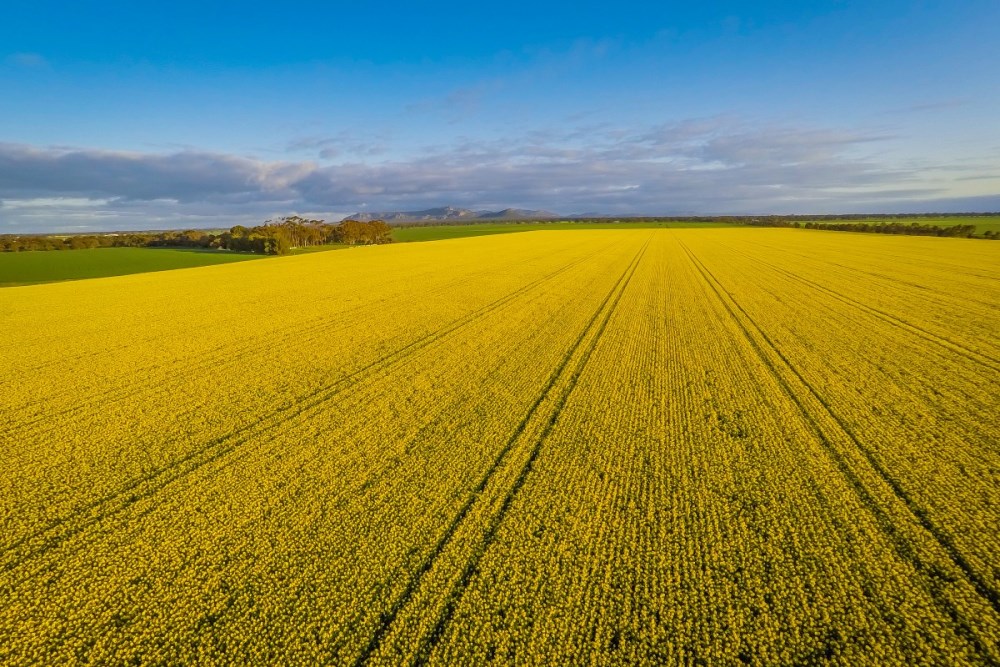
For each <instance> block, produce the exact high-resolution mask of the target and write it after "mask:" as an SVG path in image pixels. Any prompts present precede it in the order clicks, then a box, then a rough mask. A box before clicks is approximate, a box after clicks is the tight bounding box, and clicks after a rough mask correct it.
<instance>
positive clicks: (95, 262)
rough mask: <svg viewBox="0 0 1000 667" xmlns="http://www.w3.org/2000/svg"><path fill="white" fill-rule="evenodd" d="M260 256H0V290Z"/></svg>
mask: <svg viewBox="0 0 1000 667" xmlns="http://www.w3.org/2000/svg"><path fill="white" fill-rule="evenodd" d="M260 258H261V255H248V254H237V253H231V252H226V251H212V250H187V249H177V248H94V249H91V250H49V251H45V250H41V251H29V252H5V253H0V287H12V286H15V285H33V284H36V283H49V282H56V281H60V280H81V279H83V278H104V277H107V276H124V275H127V274H130V273H145V272H148V271H167V270H169V269H185V268H190V267H193V266H206V265H208V264H222V263H224V262H242V261H245V260H248V259H260Z"/></svg>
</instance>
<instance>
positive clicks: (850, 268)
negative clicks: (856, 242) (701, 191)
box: [723, 241, 997, 308]
mask: <svg viewBox="0 0 1000 667" xmlns="http://www.w3.org/2000/svg"><path fill="white" fill-rule="evenodd" d="M749 245H752V246H755V247H757V248H762V249H765V250H770V251H772V252H779V253H782V254H784V255H791V256H793V257H800V258H802V259H806V260H809V261H811V262H821V263H823V264H829V265H830V266H836V267H838V268H841V269H845V270H847V271H850V272H852V273H859V274H861V275H865V276H873V277H875V278H880V279H882V280H888V281H889V282H893V283H898V284H900V285H905V286H907V287H910V288H912V289H916V290H920V291H921V292H931V293H932V294H934V295H935V296H937V297H938V298H941V299H943V300H946V301H948V300H952V299H954V298H956V295H951V294H946V293H943V292H935V291H934V290H933V289H931V288H930V287H927V286H925V285H921V284H919V283H914V282H910V281H909V280H904V279H903V278H897V277H894V276H890V275H886V274H884V273H876V272H874V271H866V270H864V269H861V268H858V267H856V266H849V265H847V264H840V263H838V262H835V261H833V260H830V259H823V258H821V257H817V256H815V255H808V254H803V253H800V252H794V251H792V250H789V249H788V248H782V247H776V246H771V245H767V244H766V243H761V242H759V241H758V242H757V243H751V244H749ZM723 247H727V248H728V247H729V246H723ZM729 249H730V250H732V249H733V248H729ZM891 257H893V258H896V259H902V260H904V261H913V258H912V257H908V256H906V255H892V256H891ZM948 266H952V265H948ZM962 275H963V276H971V277H976V278H986V279H988V280H996V279H997V277H996V276H986V275H983V274H980V273H963V274H962ZM958 298H961V299H962V300H964V301H968V302H970V303H974V304H976V305H979V306H987V307H992V308H995V307H996V305H995V304H993V303H988V302H984V301H980V300H979V299H974V298H970V297H969V296H967V295H961V296H959V297H958Z"/></svg>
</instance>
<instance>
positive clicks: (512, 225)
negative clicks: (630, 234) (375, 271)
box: [392, 220, 735, 243]
mask: <svg viewBox="0 0 1000 667" xmlns="http://www.w3.org/2000/svg"><path fill="white" fill-rule="evenodd" d="M734 226H735V225H733V224H730V223H725V222H680V221H664V222H646V221H642V222H576V221H573V220H560V221H553V222H484V223H482V224H469V225H441V224H438V225H434V224H428V225H426V226H420V227H416V226H414V227H394V228H393V230H392V240H393V241H395V242H397V243H409V242H412V241H440V240H441V239H456V238H462V237H466V236H487V235H489V234H512V233H515V232H531V231H536V230H539V229H544V230H579V229H680V228H689V227H699V228H701V227H704V228H706V229H707V228H710V227H734Z"/></svg>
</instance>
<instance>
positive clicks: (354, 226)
mask: <svg viewBox="0 0 1000 667" xmlns="http://www.w3.org/2000/svg"><path fill="white" fill-rule="evenodd" d="M391 241H392V228H391V227H390V226H389V225H388V224H386V223H385V222H383V221H381V220H372V221H371V222H359V221H357V220H344V221H342V222H339V223H328V222H325V221H323V220H307V219H305V218H300V217H298V216H290V217H286V218H278V219H276V220H268V221H267V222H265V223H264V224H263V225H259V226H257V227H244V226H243V225H236V226H235V227H233V228H231V229H230V230H229V231H227V232H222V233H221V234H212V233H209V232H204V231H201V230H197V229H188V230H185V231H168V232H134V233H131V232H130V233H122V234H90V235H71V236H37V235H24V236H20V235H14V234H4V235H0V251H4V252H18V251H22V250H79V249H84V248H205V249H209V248H217V249H223V250H233V251H237V252H252V253H260V254H265V255H283V254H285V253H287V252H288V251H289V250H291V249H293V248H300V247H305V246H316V245H327V244H347V245H363V244H380V243H390V242H391Z"/></svg>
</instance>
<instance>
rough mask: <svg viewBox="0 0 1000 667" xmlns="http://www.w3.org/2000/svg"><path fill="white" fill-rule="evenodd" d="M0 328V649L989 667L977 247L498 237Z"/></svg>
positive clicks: (991, 498)
mask: <svg viewBox="0 0 1000 667" xmlns="http://www.w3.org/2000/svg"><path fill="white" fill-rule="evenodd" d="M0 329H2V331H3V335H2V337H0V369H2V370H0V373H2V376H0V377H2V385H0V456H2V459H0V461H2V464H3V465H2V470H3V472H2V474H0V600H2V601H3V604H0V663H2V664H14V665H20V664H59V663H82V662H94V663H100V664H130V663H132V662H137V663H153V664H185V663H187V664H194V663H206V664H212V663H218V664H222V663H231V664H254V663H257V664H259V663H272V664H321V663H326V664H385V665H396V664H423V663H431V664H440V665H454V664H466V663H470V664H483V663H489V662H493V663H495V664H512V663H514V664H547V665H559V664H576V663H592V664H600V665H608V664H622V665H626V664H648V665H660V664H685V665H694V664H726V665H728V664H756V665H776V664H789V665H790V664H815V663H820V662H824V661H829V662H832V663H835V664H845V665H857V664H915V663H919V664H985V663H996V662H998V661H1000V530H998V526H1000V490H998V489H1000V487H998V483H1000V479H998V478H1000V419H998V418H997V417H998V414H1000V391H998V387H1000V339H998V338H997V333H998V331H1000V243H994V242H988V241H982V240H965V239H937V238H922V237H906V238H896V237H892V238H889V237H882V236H879V235H861V234H846V233H842V234H837V233H828V232H812V231H805V230H786V229H719V230H711V229H705V230H698V229H692V230H688V229H645V230H633V231H593V230H588V231H559V232H547V231H538V232H528V233H519V234H502V235H495V236H484V237H478V238H465V239H456V240H448V241H441V242H433V243H423V244H403V245H396V246H387V247H368V248H358V249H350V250H345V251H342V252H336V253H319V254H313V255H302V256H295V257H286V258H278V259H273V260H267V261H257V262H244V263H238V264H229V265H223V266H212V267H202V268H194V269H184V270H178V271H170V272H164V273H150V274H138V275H131V276H122V277H117V278H106V279H100V280H89V281H80V282H74V283H63V284H51V285H39V286H32V287H15V288H7V289H4V290H2V291H0Z"/></svg>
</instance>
